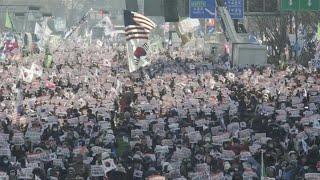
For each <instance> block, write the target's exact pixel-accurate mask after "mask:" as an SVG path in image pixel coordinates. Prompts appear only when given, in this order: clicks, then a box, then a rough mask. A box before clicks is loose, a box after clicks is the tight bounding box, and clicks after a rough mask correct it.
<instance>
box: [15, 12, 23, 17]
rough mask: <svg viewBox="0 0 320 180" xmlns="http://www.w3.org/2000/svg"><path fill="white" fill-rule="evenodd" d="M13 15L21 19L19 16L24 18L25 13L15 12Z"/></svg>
mask: <svg viewBox="0 0 320 180" xmlns="http://www.w3.org/2000/svg"><path fill="white" fill-rule="evenodd" d="M14 15H15V16H16V17H21V16H24V15H25V13H24V12H16V13H14Z"/></svg>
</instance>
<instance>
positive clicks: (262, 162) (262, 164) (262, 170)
mask: <svg viewBox="0 0 320 180" xmlns="http://www.w3.org/2000/svg"><path fill="white" fill-rule="evenodd" d="M263 153H264V150H261V175H260V176H261V180H263V179H264V161H263Z"/></svg>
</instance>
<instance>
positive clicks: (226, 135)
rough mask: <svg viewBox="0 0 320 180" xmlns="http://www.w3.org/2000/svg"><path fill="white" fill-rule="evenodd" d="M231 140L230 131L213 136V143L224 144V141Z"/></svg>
mask: <svg viewBox="0 0 320 180" xmlns="http://www.w3.org/2000/svg"><path fill="white" fill-rule="evenodd" d="M229 140H230V133H224V134H221V135H218V136H212V143H213V144H217V145H222V143H223V142H226V141H229Z"/></svg>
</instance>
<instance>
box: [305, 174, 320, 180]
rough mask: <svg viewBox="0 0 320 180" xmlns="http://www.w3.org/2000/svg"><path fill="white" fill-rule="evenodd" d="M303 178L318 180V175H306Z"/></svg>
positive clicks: (319, 175) (319, 177) (319, 176)
mask: <svg viewBox="0 0 320 180" xmlns="http://www.w3.org/2000/svg"><path fill="white" fill-rule="evenodd" d="M304 178H305V179H306V180H318V179H320V173H306V174H305V175H304Z"/></svg>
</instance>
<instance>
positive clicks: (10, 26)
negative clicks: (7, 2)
mask: <svg viewBox="0 0 320 180" xmlns="http://www.w3.org/2000/svg"><path fill="white" fill-rule="evenodd" d="M4 26H5V27H6V28H9V29H13V24H12V21H11V18H10V16H9V12H8V11H7V13H6V22H5V25H4Z"/></svg>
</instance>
